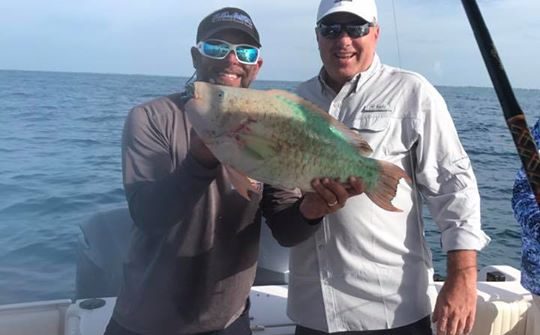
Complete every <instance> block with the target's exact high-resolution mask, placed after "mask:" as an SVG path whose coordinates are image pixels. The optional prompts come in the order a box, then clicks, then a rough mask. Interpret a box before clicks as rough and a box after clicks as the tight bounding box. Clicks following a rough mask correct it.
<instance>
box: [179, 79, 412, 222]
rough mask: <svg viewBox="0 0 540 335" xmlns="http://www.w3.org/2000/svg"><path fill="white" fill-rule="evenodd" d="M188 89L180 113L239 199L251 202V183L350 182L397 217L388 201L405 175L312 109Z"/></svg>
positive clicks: (257, 96) (283, 94) (266, 97)
mask: <svg viewBox="0 0 540 335" xmlns="http://www.w3.org/2000/svg"><path fill="white" fill-rule="evenodd" d="M189 89H190V90H192V91H191V92H190V93H191V99H190V100H189V101H188V102H187V104H186V106H185V111H186V113H187V115H188V118H189V120H190V122H191V124H192V126H193V128H195V131H196V132H197V134H198V135H199V137H200V138H201V140H202V141H203V142H204V143H205V144H206V145H207V146H208V148H209V149H210V151H212V153H213V154H214V155H215V156H216V158H217V159H218V160H219V161H220V162H221V163H222V164H223V165H224V166H226V169H227V171H229V174H230V175H231V179H232V180H233V186H234V187H235V188H236V189H237V191H238V192H240V194H242V195H243V196H244V197H246V198H248V199H249V189H250V185H251V184H252V183H250V181H249V178H253V179H255V180H257V181H260V182H264V183H266V184H269V185H273V186H277V187H283V188H300V189H301V190H302V191H304V192H309V191H313V189H312V187H311V181H312V180H313V179H314V178H319V177H328V178H333V179H336V178H339V180H340V181H342V182H345V181H347V179H348V178H349V177H350V176H355V177H358V178H361V180H362V182H363V185H364V193H365V194H366V195H367V197H368V198H369V199H371V200H372V201H373V202H374V203H375V204H377V205H378V206H379V207H381V208H383V209H386V210H389V211H401V210H400V209H398V208H396V207H394V206H393V205H392V199H393V198H394V197H395V195H396V192H397V185H398V184H399V180H400V179H401V178H403V179H405V180H406V181H407V182H409V183H410V178H409V176H407V174H406V172H405V171H403V169H401V168H400V167H398V166H396V165H394V164H392V163H389V162H386V161H382V160H376V159H373V158H369V157H368V156H369V155H370V154H371V153H372V149H371V147H370V146H369V144H368V143H367V142H366V141H365V140H363V139H362V137H361V136H360V135H359V134H358V133H357V132H355V131H353V130H351V129H349V128H348V127H347V126H345V125H344V124H343V123H341V122H339V121H338V120H336V119H335V118H333V117H332V116H330V115H329V114H328V113H327V112H325V111H324V110H322V109H321V108H320V107H318V106H316V105H315V104H313V103H311V102H309V101H307V100H305V99H303V98H301V97H299V96H297V95H295V94H293V93H290V92H287V91H282V90H267V91H262V90H254V89H246V88H234V87H228V86H220V85H213V84H209V83H205V82H199V81H197V82H195V83H193V87H190V88H189ZM248 177H249V178H248Z"/></svg>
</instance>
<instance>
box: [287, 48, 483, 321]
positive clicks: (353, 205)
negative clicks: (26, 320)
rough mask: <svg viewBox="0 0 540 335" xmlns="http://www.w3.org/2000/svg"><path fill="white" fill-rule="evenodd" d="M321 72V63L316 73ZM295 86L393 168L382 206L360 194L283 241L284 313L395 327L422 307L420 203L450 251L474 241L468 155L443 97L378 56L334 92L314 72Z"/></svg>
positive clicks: (477, 231)
mask: <svg viewBox="0 0 540 335" xmlns="http://www.w3.org/2000/svg"><path fill="white" fill-rule="evenodd" d="M321 73H322V72H321ZM297 93H298V94H300V95H301V96H303V97H304V98H306V99H308V100H310V101H312V102H314V103H316V104H318V105H319V106H321V107H322V108H323V109H326V110H328V111H329V113H330V114H331V115H332V116H333V117H335V118H336V119H338V120H340V121H341V122H343V123H344V124H345V125H347V126H349V127H351V128H354V129H356V130H357V131H358V132H359V133H360V134H361V136H362V137H363V138H364V139H365V140H367V142H368V143H369V144H370V146H371V147H372V149H373V154H372V156H371V157H372V158H376V159H381V160H386V161H389V162H392V163H394V164H396V165H398V166H400V167H402V168H403V169H404V170H405V171H406V172H407V174H408V175H409V176H411V178H412V179H413V185H408V184H407V183H406V182H404V181H401V182H400V185H399V186H398V191H397V195H396V197H395V199H394V200H393V204H394V206H396V207H398V208H400V209H402V210H403V212H389V211H386V210H384V209H381V208H380V207H378V206H377V205H375V204H374V203H373V202H372V201H371V200H369V199H368V198H367V197H366V196H365V195H364V194H363V195H360V196H356V197H353V198H350V199H349V200H348V201H347V204H346V206H345V207H344V208H343V209H341V210H339V211H338V212H336V213H334V214H331V215H328V216H326V217H325V218H324V219H323V222H322V223H321V224H322V227H320V229H318V230H317V231H316V232H315V234H313V235H312V236H311V237H310V238H308V239H307V240H306V241H304V242H302V243H301V244H299V245H297V246H295V247H293V248H292V249H291V256H290V257H291V258H290V277H289V280H290V282H289V302H288V314H289V317H291V319H292V320H294V321H295V322H297V323H298V324H300V325H302V326H305V327H308V328H313V329H318V330H322V331H325V332H339V331H352V330H375V329H386V328H397V327H401V326H404V325H408V324H411V323H413V322H415V321H418V320H420V319H421V318H423V317H425V316H427V315H429V314H430V313H431V311H432V306H431V304H430V300H429V298H428V292H429V290H434V287H433V285H432V284H431V283H432V274H433V267H432V259H431V252H430V250H429V246H428V244H427V243H426V240H425V238H424V222H423V220H422V206H423V204H424V203H425V204H427V206H428V208H429V210H430V212H431V215H432V217H433V220H434V222H435V223H436V224H437V226H438V228H439V230H440V231H441V245H442V248H443V250H444V251H445V252H447V251H449V250H480V249H482V248H483V247H484V246H486V245H487V243H488V242H489V237H487V236H486V235H485V234H484V233H483V231H482V230H481V227H480V197H479V194H478V188H477V184H476V179H475V176H474V173H473V170H472V167H471V163H470V161H469V158H468V156H467V154H466V152H465V151H464V149H463V147H462V145H461V143H460V141H459V138H458V135H457V132H456V129H455V127H454V124H453V121H452V118H451V116H450V114H449V112H448V109H447V106H446V104H445V102H444V100H443V98H442V97H441V95H440V94H439V93H438V92H437V90H436V89H435V88H434V87H433V86H432V85H431V84H429V83H428V81H427V80H426V79H424V78H423V77H422V76H420V75H418V74H415V73H412V72H407V71H403V70H400V69H396V68H392V67H389V66H386V65H383V64H381V62H380V60H379V58H378V57H375V60H374V62H373V64H372V65H371V67H370V68H369V69H368V70H367V71H366V72H363V73H360V74H359V75H357V76H356V77H355V78H353V79H352V80H351V81H350V82H348V83H346V84H345V85H344V86H343V88H342V89H341V91H340V92H338V93H337V94H336V93H335V92H334V91H333V90H332V89H331V88H330V87H328V86H327V85H326V84H325V83H324V80H323V76H322V75H319V76H317V77H314V78H312V79H311V80H309V81H307V82H305V83H303V84H301V85H300V86H299V87H298V89H297Z"/></svg>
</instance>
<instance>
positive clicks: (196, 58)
mask: <svg viewBox="0 0 540 335" xmlns="http://www.w3.org/2000/svg"><path fill="white" fill-rule="evenodd" d="M191 61H192V62H193V67H194V68H195V70H197V69H198V68H199V65H200V64H201V53H200V52H199V50H197V48H195V47H191Z"/></svg>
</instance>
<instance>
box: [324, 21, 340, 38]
mask: <svg viewBox="0 0 540 335" xmlns="http://www.w3.org/2000/svg"><path fill="white" fill-rule="evenodd" d="M319 33H320V34H321V35H322V36H323V37H326V38H336V37H338V36H339V35H341V25H339V24H329V25H326V24H322V23H321V24H319Z"/></svg>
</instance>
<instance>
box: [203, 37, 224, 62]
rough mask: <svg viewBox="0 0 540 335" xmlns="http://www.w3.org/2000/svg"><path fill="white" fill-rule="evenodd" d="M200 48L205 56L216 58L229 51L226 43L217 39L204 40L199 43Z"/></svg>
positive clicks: (222, 56)
mask: <svg viewBox="0 0 540 335" xmlns="http://www.w3.org/2000/svg"><path fill="white" fill-rule="evenodd" d="M200 50H201V52H202V53H203V54H204V55H205V56H208V57H212V58H218V59H221V58H224V57H225V56H227V54H228V53H229V51H231V50H230V49H229V46H228V45H227V44H225V43H223V42H218V41H205V42H203V43H201V47H200Z"/></svg>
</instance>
